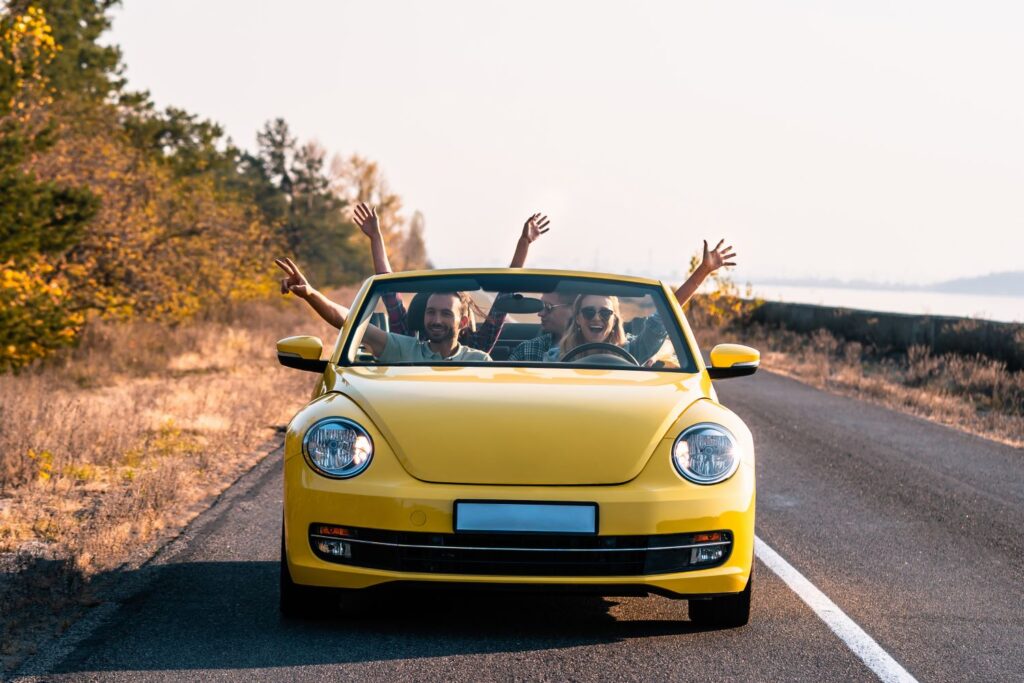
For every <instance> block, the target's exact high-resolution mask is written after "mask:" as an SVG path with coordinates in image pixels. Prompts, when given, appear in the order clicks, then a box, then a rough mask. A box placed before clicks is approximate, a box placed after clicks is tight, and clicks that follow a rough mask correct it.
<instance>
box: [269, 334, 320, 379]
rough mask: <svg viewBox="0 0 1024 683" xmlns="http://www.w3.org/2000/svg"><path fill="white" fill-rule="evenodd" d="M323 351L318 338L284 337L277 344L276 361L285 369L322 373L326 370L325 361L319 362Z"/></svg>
mask: <svg viewBox="0 0 1024 683" xmlns="http://www.w3.org/2000/svg"><path fill="white" fill-rule="evenodd" d="M323 350H324V344H323V342H322V341H320V338H319V337H310V336H307V335H302V336H299V337H285V338H284V339H282V340H281V341H279V342H277V361H278V362H279V363H280V364H281V365H283V366H285V367H286V368H295V369H296V370H307V371H309V372H323V371H324V370H326V369H327V361H325V360H320V354H321V353H322V352H323Z"/></svg>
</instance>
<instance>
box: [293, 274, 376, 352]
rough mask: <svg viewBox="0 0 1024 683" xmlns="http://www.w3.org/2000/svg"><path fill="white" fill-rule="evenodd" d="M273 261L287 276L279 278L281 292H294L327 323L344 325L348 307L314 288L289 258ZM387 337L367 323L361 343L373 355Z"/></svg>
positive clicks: (339, 326)
mask: <svg viewBox="0 0 1024 683" xmlns="http://www.w3.org/2000/svg"><path fill="white" fill-rule="evenodd" d="M274 263H276V264H277V267H278V268H280V269H281V270H283V271H284V272H285V274H286V275H287V277H284V278H281V293H282V294H289V293H291V294H294V295H295V296H297V297H299V298H300V299H302V300H303V301H305V302H306V303H307V304H309V305H310V307H311V308H312V309H313V310H314V311H316V312H317V315H319V316H320V317H321V318H323V319H324V320H325V321H326V322H327V323H328V324H329V325H333V326H334V327H337V328H338V329H339V330H340V329H341V328H342V327H344V325H345V321H346V320H347V319H348V316H349V313H350V311H349V309H348V308H346V307H345V306H342V305H341V304H339V303H337V302H334V301H331V300H330V299H328V298H327V297H326V296H324V295H323V294H322V293H321V292H319V291H317V290H316V289H314V288H313V286H312V285H310V284H309V280H307V279H306V276H305V275H303V274H302V271H301V270H299V267H298V266H297V265H295V262H294V261H292V260H291V259H290V258H279V259H274ZM387 339H388V335H387V332H385V331H384V330H382V329H380V328H379V327H377V326H375V325H368V326H367V327H366V334H365V335H364V336H363V343H364V344H366V345H367V346H368V347H369V348H370V351H372V352H373V354H374V355H375V356H379V355H380V354H381V353H382V352H383V351H384V346H385V344H387Z"/></svg>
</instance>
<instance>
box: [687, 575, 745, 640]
mask: <svg viewBox="0 0 1024 683" xmlns="http://www.w3.org/2000/svg"><path fill="white" fill-rule="evenodd" d="M753 585H754V577H753V576H751V577H750V578H749V579H747V587H746V588H744V589H743V592H742V593H736V594H735V595H723V596H721V597H717V598H707V599H705V600H690V601H689V602H690V621H691V622H693V623H694V624H695V625H697V626H701V627H706V628H737V627H739V626H746V624H747V622H749V621H750V595H751V592H752V589H753Z"/></svg>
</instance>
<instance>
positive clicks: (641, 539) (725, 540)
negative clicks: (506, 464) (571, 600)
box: [309, 523, 732, 577]
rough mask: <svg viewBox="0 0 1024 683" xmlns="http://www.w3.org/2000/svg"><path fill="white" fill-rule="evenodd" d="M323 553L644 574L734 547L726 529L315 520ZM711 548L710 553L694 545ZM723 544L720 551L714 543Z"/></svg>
mask: <svg viewBox="0 0 1024 683" xmlns="http://www.w3.org/2000/svg"><path fill="white" fill-rule="evenodd" d="M309 542H310V547H311V548H312V550H313V553H314V554H315V555H316V556H317V557H319V558H320V559H322V560H325V561H327V562H334V563H338V564H346V565H350V566H355V567H367V568H372V569H388V570H392V571H400V572H419V573H431V574H476V575H488V576H605V577H613V576H644V575H648V574H669V573H673V572H680V571H686V570H690V569H706V568H708V567H714V566H717V565H720V564H722V563H724V562H725V561H726V560H728V559H729V553H730V551H731V549H732V536H731V534H730V533H729V532H727V531H716V532H704V533H699V534H665V535H656V536H595V535H576V534H506V533H502V534H496V533H495V534H479V533H459V534H436V533H421V532H404V531H386V530H382V529H364V528H355V527H342V526H337V525H330V524H322V523H318V524H311V525H310V528H309ZM698 548H699V549H703V551H704V552H708V551H710V554H711V555H712V557H711V558H710V559H707V558H701V557H699V553H698V552H697V551H696V550H695V549H698ZM717 548H721V549H722V552H721V554H720V556H717V557H716V556H715V555H718V553H717V551H716V549H717Z"/></svg>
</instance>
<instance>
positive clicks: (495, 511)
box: [455, 500, 597, 534]
mask: <svg viewBox="0 0 1024 683" xmlns="http://www.w3.org/2000/svg"><path fill="white" fill-rule="evenodd" d="M455 530H456V531H498V532H525V533H530V532H533V533H549V534H596V533H597V505H596V504H595V503H565V504H557V503H556V504H552V503H491V502H480V501H466V500H461V501H456V502H455Z"/></svg>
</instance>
